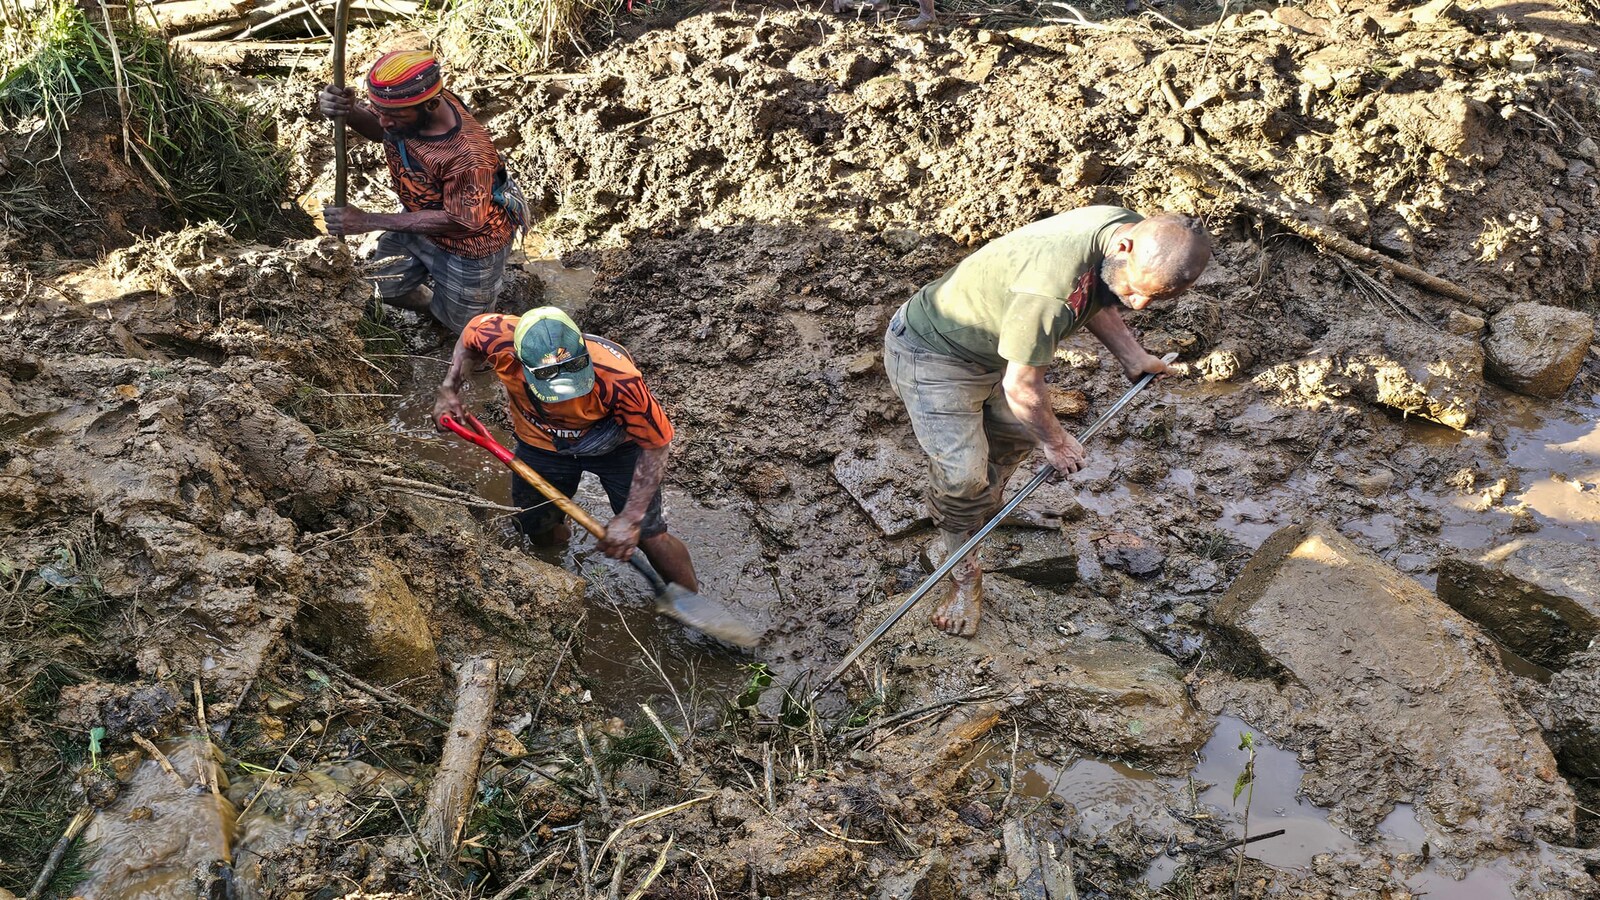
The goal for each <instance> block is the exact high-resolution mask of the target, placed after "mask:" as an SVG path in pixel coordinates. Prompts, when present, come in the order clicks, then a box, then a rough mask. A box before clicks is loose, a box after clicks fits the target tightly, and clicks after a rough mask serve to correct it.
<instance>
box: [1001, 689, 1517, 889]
mask: <svg viewBox="0 0 1600 900" xmlns="http://www.w3.org/2000/svg"><path fill="white" fill-rule="evenodd" d="M1246 732H1249V733H1250V734H1252V735H1254V740H1255V747H1256V760H1255V769H1254V772H1255V779H1254V784H1253V788H1252V790H1251V792H1249V793H1241V794H1240V796H1239V798H1238V800H1237V802H1235V800H1234V798H1233V789H1234V786H1235V783H1236V781H1237V779H1238V778H1239V774H1240V773H1241V772H1242V771H1243V770H1244V767H1245V763H1246V759H1247V756H1248V752H1247V751H1246V750H1242V749H1240V747H1239V743H1240V736H1241V735H1242V734H1244V733H1246ZM982 760H983V762H984V764H985V765H986V766H987V768H988V770H989V772H990V773H991V774H992V775H993V776H994V777H995V778H996V782H995V784H996V786H997V787H996V788H995V790H1004V788H1003V785H1005V783H1006V780H1007V779H1009V777H1010V767H1011V758H1010V754H1009V753H1007V752H1006V751H1005V750H1003V749H999V748H991V749H990V750H988V751H986V752H985V753H984V754H983V755H982ZM1016 765H1017V769H1016V790H1015V792H1016V794H1017V796H1018V797H1021V798H1026V799H1027V800H1031V801H1033V802H1034V803H1035V804H1042V803H1050V802H1053V803H1059V804H1062V805H1063V806H1064V807H1065V808H1066V809H1065V810H1064V812H1066V813H1067V814H1068V815H1067V820H1068V822H1069V823H1070V825H1069V828H1068V831H1069V836H1070V837H1071V838H1072V839H1073V840H1074V841H1076V842H1078V843H1079V844H1084V843H1089V844H1092V843H1094V842H1095V841H1096V840H1097V839H1099V838H1102V837H1105V836H1107V835H1108V834H1109V833H1110V832H1111V830H1112V829H1113V828H1115V827H1116V826H1117V825H1119V824H1121V823H1123V822H1129V821H1131V822H1133V823H1135V824H1153V825H1155V826H1156V828H1157V830H1160V823H1161V822H1162V821H1163V820H1165V821H1167V822H1169V823H1173V824H1174V825H1175V824H1176V823H1175V822H1174V820H1173V818H1172V816H1173V813H1179V814H1182V815H1184V816H1190V817H1204V818H1210V819H1212V820H1215V821H1217V822H1219V823H1221V824H1222V825H1223V830H1224V832H1225V833H1228V834H1234V835H1236V834H1239V833H1242V831H1243V824H1244V811H1245V804H1246V801H1247V800H1248V801H1249V833H1250V834H1252V835H1259V834H1266V833H1269V832H1274V831H1278V830H1280V829H1281V830H1282V831H1283V834H1281V835H1278V836H1276V837H1272V838H1267V839H1264V840H1259V841H1256V842H1255V843H1252V844H1250V845H1249V846H1248V848H1247V849H1246V851H1245V852H1246V855H1248V856H1249V857H1251V858H1252V859H1256V860H1258V861H1260V862H1262V863H1265V864H1267V865H1269V866H1272V867H1274V868H1277V869H1283V870H1293V871H1300V872H1305V871H1308V870H1309V869H1310V867H1311V866H1312V862H1313V858H1314V857H1316V856H1317V855H1319V854H1333V855H1336V856H1342V857H1356V856H1360V855H1363V854H1365V855H1366V856H1367V857H1368V858H1370V857H1372V856H1377V857H1382V858H1384V859H1388V860H1394V859H1396V858H1399V857H1402V856H1410V857H1411V858H1413V859H1415V858H1417V855H1418V854H1420V853H1421V852H1422V847H1423V845H1424V843H1425V842H1426V840H1427V837H1426V835H1425V834H1424V832H1423V829H1422V826H1421V824H1420V823H1419V822H1418V821H1417V818H1416V815H1415V810H1414V809H1413V807H1412V806H1411V805H1410V804H1405V803H1401V804H1398V805H1397V806H1396V807H1395V809H1394V811H1393V812H1391V813H1390V814H1389V816H1388V817H1387V818H1386V819H1384V821H1383V822H1382V823H1380V824H1379V826H1378V838H1377V840H1375V841H1373V842H1370V843H1368V844H1363V843H1362V842H1361V841H1358V840H1356V839H1355V838H1354V837H1351V836H1350V835H1348V834H1346V833H1344V832H1343V831H1341V830H1340V829H1339V828H1338V827H1337V826H1335V825H1334V824H1333V823H1332V822H1330V821H1329V818H1328V813H1327V812H1326V811H1325V810H1323V809H1321V808H1320V807H1317V806H1316V805H1314V804H1312V803H1311V802H1310V801H1307V800H1305V799H1304V798H1302V797H1300V796H1299V794H1300V780H1301V778H1302V776H1303V775H1304V774H1305V770H1304V769H1303V768H1302V767H1301V766H1300V763H1299V760H1298V759H1297V757H1296V755H1295V754H1294V753H1293V752H1291V751H1289V750H1285V749H1282V748H1280V747H1277V746H1276V745H1274V744H1273V743H1272V742H1271V741H1269V740H1267V739H1266V738H1265V737H1264V736H1262V735H1261V733H1260V732H1259V731H1257V730H1256V729H1254V728H1252V727H1250V726H1249V725H1248V724H1246V723H1245V722H1244V721H1243V720H1241V719H1239V718H1237V717H1235V716H1220V717H1218V719H1217V724H1216V729H1215V730H1214V732H1213V733H1212V736H1211V738H1210V740H1208V741H1207V742H1206V744H1205V746H1204V747H1203V748H1202V749H1201V750H1200V752H1199V754H1198V760H1197V762H1196V765H1195V768H1194V770H1193V771H1192V772H1190V774H1189V775H1188V776H1185V777H1177V778H1169V777H1162V776H1158V775H1155V774H1153V773H1150V772H1146V771H1143V770H1141V769H1136V768H1133V767H1131V766H1128V765H1126V764H1124V763H1121V762H1117V761H1114V760H1102V759H1094V758H1080V759H1076V760H1072V761H1068V762H1061V761H1058V760H1054V759H1047V758H1043V757H1041V756H1038V755H1036V754H1033V753H1028V752H1023V753H1019V754H1018V757H1017V763H1016ZM1014 808H1016V809H1021V810H1024V811H1026V810H1027V809H1028V806H1027V805H1024V806H1020V807H1014ZM1188 859H1189V855H1188V854H1187V852H1186V851H1184V850H1183V849H1182V848H1180V847H1174V848H1172V850H1171V851H1170V852H1166V853H1159V854H1158V855H1156V856H1155V858H1154V859H1152V860H1151V862H1150V865H1149V868H1148V869H1147V870H1146V872H1145V874H1144V878H1143V880H1144V882H1145V883H1146V884H1147V885H1149V886H1150V887H1151V888H1152V889H1156V890H1159V889H1160V888H1162V887H1163V886H1164V885H1166V884H1167V883H1168V882H1169V881H1171V880H1172V878H1173V877H1174V876H1175V875H1176V874H1177V872H1178V870H1179V869H1180V868H1181V867H1182V865H1183V864H1184V862H1185V861H1186V860H1188ZM1413 868H1415V864H1414V863H1413ZM1515 880H1516V879H1515V876H1514V874H1513V873H1512V871H1511V866H1510V864H1509V861H1507V860H1492V861H1487V860H1486V861H1484V862H1483V863H1482V864H1479V865H1477V866H1476V867H1474V868H1473V869H1471V870H1470V871H1468V872H1467V873H1465V875H1464V876H1463V877H1461V878H1456V877H1453V876H1452V874H1450V873H1446V872H1445V871H1443V869H1442V868H1440V867H1439V866H1438V865H1437V864H1429V865H1427V866H1423V867H1422V868H1421V870H1420V871H1417V872H1416V874H1413V875H1411V876H1410V877H1409V878H1406V879H1405V883H1406V885H1407V886H1408V887H1409V888H1410V889H1411V890H1413V891H1421V890H1432V891H1435V892H1436V895H1437V896H1448V897H1451V898H1459V900H1503V898H1505V897H1509V896H1511V891H1512V885H1513V883H1514V882H1515Z"/></svg>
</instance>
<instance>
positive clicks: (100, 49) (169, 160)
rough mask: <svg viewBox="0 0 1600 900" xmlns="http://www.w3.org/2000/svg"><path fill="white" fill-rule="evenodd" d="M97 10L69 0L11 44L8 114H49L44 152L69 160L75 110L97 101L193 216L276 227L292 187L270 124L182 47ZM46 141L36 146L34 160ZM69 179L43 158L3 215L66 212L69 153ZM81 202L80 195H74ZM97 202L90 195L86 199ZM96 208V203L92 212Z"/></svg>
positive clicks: (41, 217)
mask: <svg viewBox="0 0 1600 900" xmlns="http://www.w3.org/2000/svg"><path fill="white" fill-rule="evenodd" d="M89 15H90V14H86V13H84V12H83V11H81V10H79V9H78V8H77V7H76V6H74V5H73V4H72V3H70V2H64V0H58V2H57V3H56V4H55V5H54V6H53V7H51V8H49V9H47V10H45V11H43V12H42V13H40V14H39V15H37V16H35V17H33V18H32V20H31V21H28V22H26V23H24V24H22V25H20V26H11V27H8V28H7V30H6V32H5V39H4V41H3V43H0V113H4V114H6V115H7V116H9V117H17V118H24V119H27V118H35V119H41V120H43V123H44V128H43V130H42V133H43V135H44V136H45V138H46V139H47V140H49V141H51V142H53V146H52V147H49V148H47V149H46V150H45V152H44V154H42V158H51V157H52V154H51V152H50V151H51V150H53V151H54V154H53V157H54V158H56V159H61V157H62V153H61V151H62V150H63V148H64V146H65V142H66V135H67V133H68V131H70V130H71V129H72V127H73V119H74V115H75V114H76V113H77V112H78V111H79V110H80V109H81V108H82V107H83V106H84V105H85V104H86V103H92V104H96V105H97V106H98V108H99V109H100V110H101V111H103V112H104V114H105V115H107V116H108V117H112V119H113V121H116V122H119V123H120V125H121V131H122V134H123V136H124V140H123V141H122V145H121V152H122V154H123V155H124V156H125V157H126V158H127V160H128V163H129V165H130V166H132V167H134V168H135V169H136V170H138V171H140V172H141V173H142V174H144V175H147V176H149V178H150V180H151V182H152V183H153V185H154V187H155V188H156V189H157V190H158V191H159V192H160V193H162V194H163V195H165V196H166V197H167V199H168V200H169V201H170V203H171V205H172V208H173V210H174V211H175V212H176V213H177V214H178V215H179V216H180V217H182V218H183V219H185V220H188V221H192V222H197V221H203V220H207V219H215V220H217V221H221V222H224V223H227V224H228V225H230V226H231V227H233V228H235V229H238V230H242V231H245V232H255V231H259V230H260V229H262V228H264V227H266V225H267V224H268V223H269V222H270V221H271V220H273V219H274V218H275V217H276V216H277V214H278V202H279V200H280V199H281V198H282V197H283V195H284V193H285V189H286V179H287V172H288V168H287V161H286V159H285V158H284V156H283V154H282V153H281V152H280V151H279V150H278V149H277V147H276V146H275V145H274V144H273V142H272V140H271V138H270V136H269V125H268V124H267V123H265V122H264V121H259V120H256V119H253V118H252V117H251V116H250V115H249V114H248V113H246V111H245V110H244V108H243V107H241V106H239V105H238V104H237V103H234V102H233V101H231V100H228V99H226V98H224V97H223V96H221V95H220V94H219V93H218V92H216V91H214V90H211V89H209V88H208V87H206V86H205V85H204V83H203V82H202V80H201V78H200V77H199V75H198V74H197V72H196V71H195V70H194V68H193V67H192V66H190V65H188V64H186V63H185V62H184V61H182V60H181V59H180V58H178V57H176V56H174V54H173V53H172V51H171V50H169V49H168V48H167V44H166V42H165V41H163V40H162V39H161V37H160V36H159V35H154V34H149V33H147V32H145V31H144V30H142V29H141V28H139V27H138V26H137V25H134V24H131V23H128V22H118V23H116V25H115V27H114V28H112V29H111V30H108V27H109V26H111V19H110V17H109V14H107V16H106V17H105V18H103V19H95V20H91V19H90V17H89ZM37 149H38V148H37V147H34V148H30V151H29V154H28V155H29V157H30V158H41V157H40V156H37V155H36V152H35V151H36V150H37ZM62 165H63V174H66V175H67V176H68V177H67V183H66V184H52V182H53V181H54V179H55V175H54V174H53V173H49V174H47V172H46V171H44V170H45V169H47V167H46V166H44V165H42V164H41V165H37V166H35V167H34V170H33V172H32V173H30V175H29V176H28V177H26V178H19V179H18V182H19V183H18V184H16V185H14V186H8V189H7V191H6V195H7V199H6V200H4V201H0V224H16V225H28V224H40V223H48V222H49V221H51V220H55V221H62V220H64V219H65V218H66V217H67V213H66V211H64V210H61V209H60V208H59V201H58V202H52V201H51V198H73V199H75V200H76V201H77V202H78V203H80V204H84V201H82V200H81V198H79V197H78V190H77V186H75V185H72V184H71V183H70V181H71V179H70V172H67V171H66V169H65V163H64V160H62ZM69 202H70V201H69ZM84 205H87V204H84ZM89 212H91V213H92V212H95V211H94V210H92V209H91V210H89Z"/></svg>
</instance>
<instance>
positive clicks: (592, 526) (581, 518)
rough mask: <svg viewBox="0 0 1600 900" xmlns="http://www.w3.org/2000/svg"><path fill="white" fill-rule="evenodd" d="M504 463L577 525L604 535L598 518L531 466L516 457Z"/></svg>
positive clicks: (596, 535) (595, 533) (602, 526)
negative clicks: (557, 488)
mask: <svg viewBox="0 0 1600 900" xmlns="http://www.w3.org/2000/svg"><path fill="white" fill-rule="evenodd" d="M506 465H508V466H510V467H511V471H513V472H516V473H517V475H519V476H520V477H521V478H522V480H523V481H526V482H527V483H529V484H531V485H533V486H534V487H535V488H536V489H537V490H538V491H539V493H541V494H543V495H545V497H546V498H548V499H549V500H550V502H551V503H554V504H555V505H556V508H557V509H559V510H561V511H562V512H564V513H566V514H567V515H569V516H571V517H572V519H573V521H575V522H577V523H578V524H579V525H582V526H583V527H584V530H586V531H588V532H589V533H590V534H592V535H594V536H595V537H597V538H603V537H605V536H606V527H605V526H604V525H601V524H600V521H599V520H598V519H596V518H595V517H594V516H591V515H589V513H588V512H587V511H586V510H585V509H584V508H583V507H581V506H579V505H578V504H576V503H574V502H572V498H571V497H568V496H567V495H566V494H563V493H561V492H560V491H558V490H556V486H555V485H553V484H551V483H550V482H548V481H545V480H544V477H543V476H542V475H540V474H539V473H538V472H535V471H534V470H533V466H530V465H528V464H527V463H525V462H523V461H522V460H520V459H517V458H516V457H512V458H511V459H509V460H507V461H506Z"/></svg>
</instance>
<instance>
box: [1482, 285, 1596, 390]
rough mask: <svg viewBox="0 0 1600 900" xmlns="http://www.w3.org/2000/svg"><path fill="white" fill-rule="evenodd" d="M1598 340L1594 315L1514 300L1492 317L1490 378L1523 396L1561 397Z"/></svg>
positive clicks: (1487, 360)
mask: <svg viewBox="0 0 1600 900" xmlns="http://www.w3.org/2000/svg"><path fill="white" fill-rule="evenodd" d="M1593 340H1594V317H1593V316H1590V315H1588V314H1586V313H1581V312H1578V311H1577V310H1575V309H1562V308H1561V307H1558V306H1546V305H1544V304H1541V303H1513V304H1511V305H1510V306H1507V307H1506V308H1505V309H1502V310H1500V311H1499V312H1498V313H1495V315H1494V317H1493V318H1491V319H1490V320H1489V336H1488V337H1487V338H1485V339H1484V342H1483V349H1484V353H1485V355H1486V358H1485V371H1486V372H1487V373H1488V375H1489V378H1490V379H1491V380H1492V381H1495V382H1496V383H1498V384H1502V385H1504V386H1506V387H1508V388H1510V389H1511V390H1513V391H1516V392H1517V393H1519V394H1528V395H1529V396H1533V397H1559V396H1561V395H1562V394H1564V393H1566V390H1567V388H1569V387H1571V386H1572V381H1573V379H1574V378H1576V377H1578V369H1579V368H1580V367H1582V365H1583V357H1584V354H1585V353H1587V352H1588V350H1589V344H1590V342H1591V341H1593Z"/></svg>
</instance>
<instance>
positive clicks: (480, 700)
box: [417, 656, 499, 868]
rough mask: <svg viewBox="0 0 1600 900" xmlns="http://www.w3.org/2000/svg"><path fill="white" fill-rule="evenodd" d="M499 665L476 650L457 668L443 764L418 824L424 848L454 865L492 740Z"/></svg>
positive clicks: (442, 759) (442, 865) (434, 779)
mask: <svg viewBox="0 0 1600 900" xmlns="http://www.w3.org/2000/svg"><path fill="white" fill-rule="evenodd" d="M498 671H499V666H498V665H497V664H496V663H495V659H494V657H492V656H474V657H472V658H470V659H468V660H467V661H466V662H464V663H462V664H461V668H460V669H458V670H457V672H456V711H455V715H453V716H451V718H450V732H449V734H448V735H446V737H445V740H444V753H443V754H442V755H441V756H440V758H439V769H438V771H437V772H436V773H435V774H434V776H433V783H432V784H431V785H429V786H428V802H427V805H426V807H425V808H424V809H423V812H422V819H421V821H420V822H419V823H418V826H417V839H418V840H419V841H420V842H421V844H422V846H423V848H424V849H425V850H427V851H428V852H429V853H432V854H433V855H434V857H435V858H436V859H437V860H438V861H439V864H440V866H441V867H444V868H449V867H450V866H451V865H452V864H453V862H454V860H455V854H456V844H457V842H458V841H459V840H460V839H461V829H462V828H463V827H465V826H466V823H467V812H468V810H469V809H470V808H471V805H472V798H473V797H474V796H476V795H477V793H478V765H479V762H480V761H481V760H482V759H483V751H484V747H485V746H486V745H487V744H488V742H489V722H490V719H491V717H492V716H493V715H494V701H495V695H496V693H497V691H498V688H499V676H498Z"/></svg>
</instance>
